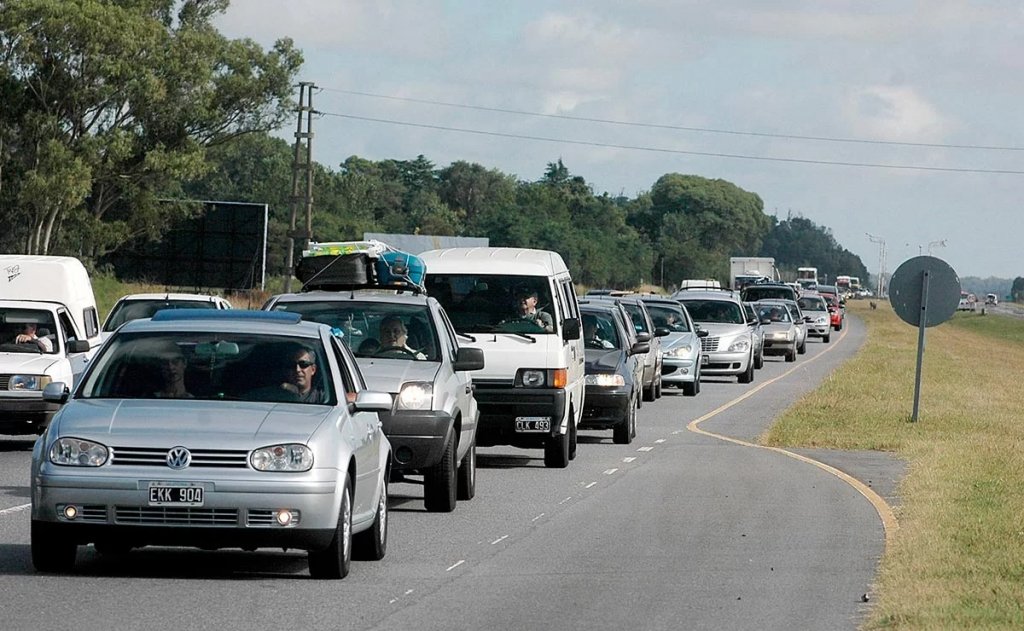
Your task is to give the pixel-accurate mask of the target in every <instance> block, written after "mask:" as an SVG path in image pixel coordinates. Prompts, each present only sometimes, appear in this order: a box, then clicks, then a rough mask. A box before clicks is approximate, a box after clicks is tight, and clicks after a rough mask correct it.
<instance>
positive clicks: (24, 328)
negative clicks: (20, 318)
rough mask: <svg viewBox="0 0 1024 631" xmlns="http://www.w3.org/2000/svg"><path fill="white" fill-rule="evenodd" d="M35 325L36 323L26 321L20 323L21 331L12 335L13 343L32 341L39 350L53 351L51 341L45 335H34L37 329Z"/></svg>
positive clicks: (28, 342)
mask: <svg viewBox="0 0 1024 631" xmlns="http://www.w3.org/2000/svg"><path fill="white" fill-rule="evenodd" d="M36 327H37V325H36V323H35V322H26V323H25V324H23V325H21V333H18V334H17V335H16V336H15V337H14V343H15V344H30V343H34V344H35V345H36V346H37V347H39V350H41V351H42V352H44V353H52V352H53V342H51V341H50V340H49V339H47V338H45V337H38V336H37V335H36V330H37V329H36Z"/></svg>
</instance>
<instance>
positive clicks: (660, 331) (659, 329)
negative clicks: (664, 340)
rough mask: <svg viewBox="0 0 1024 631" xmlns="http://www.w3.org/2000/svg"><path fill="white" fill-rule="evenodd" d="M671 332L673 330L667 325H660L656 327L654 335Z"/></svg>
mask: <svg viewBox="0 0 1024 631" xmlns="http://www.w3.org/2000/svg"><path fill="white" fill-rule="evenodd" d="M671 332H672V331H669V330H668V329H666V328H665V327H663V326H659V327H658V328H656V329H654V337H665V336H666V335H668V334H669V333H671Z"/></svg>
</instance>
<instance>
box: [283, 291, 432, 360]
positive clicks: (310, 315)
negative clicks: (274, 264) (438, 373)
mask: <svg viewBox="0 0 1024 631" xmlns="http://www.w3.org/2000/svg"><path fill="white" fill-rule="evenodd" d="M273 309H274V311H289V312H292V313H298V314H301V315H302V319H303V320H310V321H313V322H321V323H323V324H326V325H328V326H330V327H332V328H333V329H335V331H336V333H335V335H337V334H338V333H340V334H341V335H340V337H341V339H342V341H344V342H345V344H347V345H348V347H349V348H350V349H352V352H353V353H355V354H356V357H384V358H390V359H411V360H416V361H431V362H436V361H441V360H440V352H439V350H438V343H437V329H436V328H435V327H434V319H433V318H431V317H430V311H429V309H428V308H427V305H426V304H402V303H391V302H383V301H369V300H368V301H359V300H351V301H350V300H345V301H333V300H302V301H294V302H278V303H277V304H275V305H274V307H273Z"/></svg>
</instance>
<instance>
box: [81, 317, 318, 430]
mask: <svg viewBox="0 0 1024 631" xmlns="http://www.w3.org/2000/svg"><path fill="white" fill-rule="evenodd" d="M107 344H108V345H109V346H108V347H107V348H105V349H104V352H103V353H102V354H101V355H100V357H99V358H98V360H97V363H96V365H95V366H94V367H93V369H92V371H91V372H90V373H89V375H88V377H87V379H86V381H85V382H84V383H83V384H82V389H81V391H80V393H79V396H81V397H83V398H86V399H104V398H116V399H200V400H203V399H205V400H230V401H266V402H279V403H312V404H327V405H336V403H337V398H336V396H335V393H334V389H333V387H332V380H331V378H330V375H331V373H330V366H329V365H328V364H327V362H326V361H325V357H324V349H323V345H322V344H321V343H320V341H319V340H315V339H307V338H293V337H282V336H275V335H254V334H241V333H231V332H220V333H206V332H204V333H186V332H182V333H149V334H142V333H130V334H127V335H116V336H114V337H112V338H111V339H110V340H109V341H108V342H107ZM164 420H166V419H164Z"/></svg>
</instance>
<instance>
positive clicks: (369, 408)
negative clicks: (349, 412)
mask: <svg viewBox="0 0 1024 631" xmlns="http://www.w3.org/2000/svg"><path fill="white" fill-rule="evenodd" d="M51 385H52V384H51ZM391 405H392V401H391V395H390V394H388V393H387V392H377V391H376V390H361V391H360V392H359V393H358V394H357V395H356V400H355V402H354V403H353V404H352V407H353V408H355V410H356V411H357V412H390V411H391Z"/></svg>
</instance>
